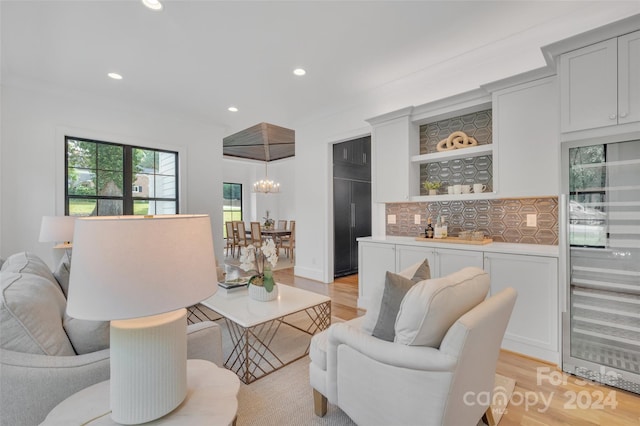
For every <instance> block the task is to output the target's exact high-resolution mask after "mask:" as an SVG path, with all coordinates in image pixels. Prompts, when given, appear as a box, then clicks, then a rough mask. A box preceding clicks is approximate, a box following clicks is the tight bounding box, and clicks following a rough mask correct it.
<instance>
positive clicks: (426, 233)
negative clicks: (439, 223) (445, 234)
mask: <svg viewBox="0 0 640 426" xmlns="http://www.w3.org/2000/svg"><path fill="white" fill-rule="evenodd" d="M424 236H425V237H426V238H433V225H431V218H430V217H429V218H428V219H427V229H425V231H424Z"/></svg>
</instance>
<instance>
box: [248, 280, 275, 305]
mask: <svg viewBox="0 0 640 426" xmlns="http://www.w3.org/2000/svg"><path fill="white" fill-rule="evenodd" d="M249 297H250V298H252V299H253V300H258V301H260V302H268V301H270V300H275V299H277V298H278V285H277V284H276V285H274V286H273V290H271V291H270V292H269V291H267V290H266V289H265V288H264V287H262V286H260V285H253V284H249Z"/></svg>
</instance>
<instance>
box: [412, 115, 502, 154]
mask: <svg viewBox="0 0 640 426" xmlns="http://www.w3.org/2000/svg"><path fill="white" fill-rule="evenodd" d="M457 131H463V132H465V133H466V134H467V136H473V137H474V138H475V139H476V140H477V141H478V145H486V144H490V143H492V142H493V125H492V113H491V110H490V109H488V110H485V111H478V112H474V113H471V114H466V115H462V116H460V117H453V118H448V119H446V120H441V121H436V122H434V123H429V124H423V125H422V126H420V154H433V153H434V152H438V150H437V149H436V145H438V142H440V141H441V140H442V139H446V138H447V137H449V135H450V134H451V133H453V132H457Z"/></svg>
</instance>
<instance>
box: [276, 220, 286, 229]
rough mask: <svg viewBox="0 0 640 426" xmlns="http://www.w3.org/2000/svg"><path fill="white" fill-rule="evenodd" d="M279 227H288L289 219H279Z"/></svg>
mask: <svg viewBox="0 0 640 426" xmlns="http://www.w3.org/2000/svg"><path fill="white" fill-rule="evenodd" d="M277 229H287V221H286V220H279V221H278V227H277Z"/></svg>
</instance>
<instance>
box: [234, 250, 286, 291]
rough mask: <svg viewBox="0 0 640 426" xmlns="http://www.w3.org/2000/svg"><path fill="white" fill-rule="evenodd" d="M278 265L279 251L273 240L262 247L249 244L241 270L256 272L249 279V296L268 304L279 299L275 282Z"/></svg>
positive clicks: (243, 251)
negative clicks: (274, 269) (274, 270)
mask: <svg viewBox="0 0 640 426" xmlns="http://www.w3.org/2000/svg"><path fill="white" fill-rule="evenodd" d="M277 263H278V250H277V248H276V245H275V243H274V242H273V240H271V239H269V240H266V241H265V242H264V243H263V244H262V247H255V246H254V245H253V244H249V245H248V246H247V247H243V248H242V251H241V255H240V268H242V269H243V270H244V271H247V272H250V271H251V272H254V274H253V275H252V276H251V278H249V296H250V297H251V298H252V299H255V300H260V301H262V302H266V301H269V300H274V299H275V298H276V297H278V291H277V290H278V287H277V286H276V283H275V281H274V280H273V271H272V270H271V268H275V266H276V264H277Z"/></svg>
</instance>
